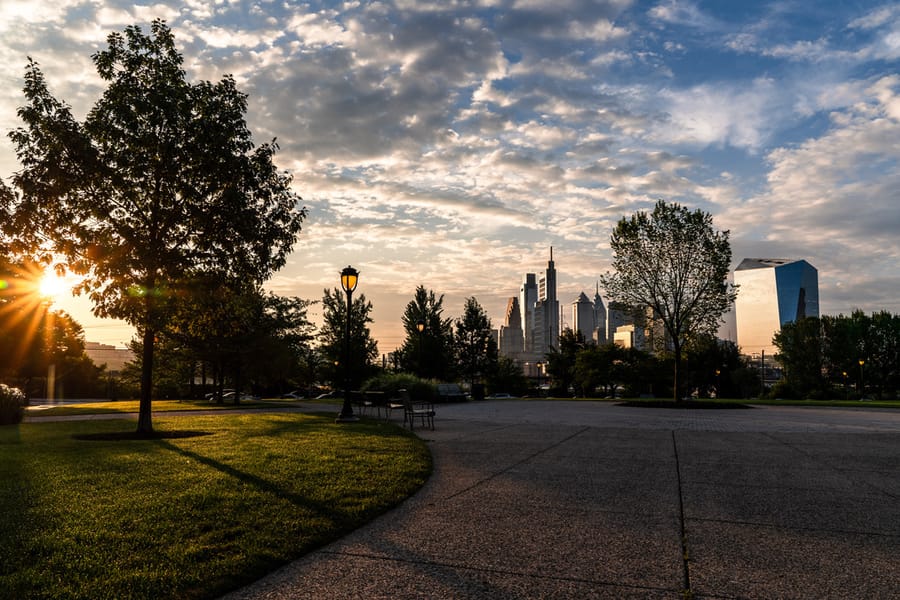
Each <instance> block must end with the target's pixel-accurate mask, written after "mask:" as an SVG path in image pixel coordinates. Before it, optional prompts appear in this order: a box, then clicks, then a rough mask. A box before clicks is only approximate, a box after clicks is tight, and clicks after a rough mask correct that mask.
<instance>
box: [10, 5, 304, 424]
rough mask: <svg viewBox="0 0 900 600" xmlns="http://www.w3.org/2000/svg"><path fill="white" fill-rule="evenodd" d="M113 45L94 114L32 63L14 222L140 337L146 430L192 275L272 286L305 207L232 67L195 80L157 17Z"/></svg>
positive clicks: (104, 56)
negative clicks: (159, 339)
mask: <svg viewBox="0 0 900 600" xmlns="http://www.w3.org/2000/svg"><path fill="white" fill-rule="evenodd" d="M107 43H108V48H107V49H106V50H101V51H99V52H97V53H96V54H94V55H93V57H92V58H93V61H94V64H95V66H96V69H97V73H98V74H99V75H100V77H101V78H102V79H103V81H105V82H106V83H107V88H106V90H105V91H104V92H103V94H102V96H101V97H100V98H99V100H97V102H96V103H95V104H94V106H93V108H92V109H91V110H90V112H89V113H88V115H87V117H86V118H85V120H84V121H83V122H79V121H77V120H76V119H75V118H74V117H73V116H72V111H71V109H70V107H69V106H68V105H67V104H65V103H64V102H62V101H60V100H57V99H56V98H55V97H53V95H52V94H51V93H50V91H49V90H48V87H47V84H46V82H45V79H44V76H43V74H42V72H41V70H40V69H39V67H38V65H37V63H35V62H33V61H29V63H28V66H27V69H26V73H25V87H24V93H25V98H26V100H27V103H26V105H25V106H23V107H21V108H20V109H19V111H18V115H19V117H20V118H21V120H22V121H23V122H24V127H21V128H18V129H16V130H15V131H13V132H12V133H11V134H10V137H11V139H12V140H13V142H14V144H15V146H16V152H17V155H18V159H19V162H20V164H21V166H22V169H21V170H20V171H19V172H17V173H16V174H15V175H14V177H13V180H12V182H13V184H14V186H15V187H16V188H17V190H18V191H19V193H20V197H18V198H16V199H15V200H14V201H13V204H14V207H13V208H12V209H11V210H10V220H11V222H12V226H13V228H14V230H15V231H17V232H20V233H19V239H18V243H19V244H21V245H22V246H23V247H25V248H28V249H29V250H30V251H31V252H39V251H43V252H45V253H47V254H49V253H53V254H54V255H57V256H62V257H63V260H64V261H65V264H66V266H67V267H68V268H70V269H72V270H74V271H76V272H78V273H80V274H83V275H85V278H84V280H83V283H82V284H81V285H80V288H79V290H78V291H81V292H86V293H87V294H88V295H89V297H90V299H91V300H92V302H93V305H94V312H95V313H96V314H97V315H98V316H108V317H117V318H121V319H125V320H126V321H128V322H129V323H131V324H133V325H134V326H135V327H136V328H137V329H138V331H139V333H141V334H142V336H143V352H144V355H143V357H142V361H143V362H142V366H143V373H142V380H141V416H140V419H139V422H138V429H139V431H144V432H149V431H151V430H152V424H151V417H150V393H151V392H150V389H151V383H152V368H153V342H154V339H155V336H156V333H157V332H158V331H161V330H163V329H164V328H165V327H166V325H167V323H168V319H169V317H170V315H171V308H172V306H173V305H174V304H175V303H177V302H178V301H179V296H180V294H182V293H183V290H184V289H185V288H186V287H187V284H188V282H190V281H191V280H192V279H193V278H195V277H199V276H201V275H202V276H213V277H222V278H224V279H227V280H232V281H235V280H243V281H250V282H254V283H261V282H262V281H264V280H265V279H267V278H268V277H269V276H271V274H272V273H273V272H274V271H275V270H277V269H278V268H280V267H281V266H283V265H284V263H285V260H286V257H287V254H288V253H289V252H290V251H291V249H292V246H293V244H294V242H295V241H296V238H297V235H298V234H299V232H300V228H301V223H302V221H303V219H304V217H305V209H303V208H300V207H299V204H298V202H299V200H300V199H299V197H298V196H297V195H296V194H295V193H294V192H293V191H292V189H291V178H290V176H289V175H287V174H286V173H283V172H279V171H278V170H277V169H276V167H275V165H274V164H273V157H274V155H275V152H276V150H277V145H276V143H275V142H274V140H273V141H272V142H271V143H265V144H261V145H260V146H258V147H254V144H253V140H252V136H251V133H250V131H249V129H248V128H247V125H246V122H245V120H244V113H245V112H246V110H247V96H246V95H245V94H243V93H241V92H240V91H238V89H237V86H236V84H235V81H234V79H233V78H232V77H231V76H225V77H224V78H223V79H222V80H221V81H219V82H218V83H212V82H208V81H201V82H199V83H190V82H188V81H187V80H186V75H185V72H184V70H183V68H182V62H183V59H182V56H181V54H180V53H179V52H178V50H177V49H176V47H175V40H174V36H173V35H172V32H171V31H170V30H169V28H168V27H167V26H166V24H165V23H164V22H163V21H160V20H157V21H154V22H153V24H152V25H151V28H150V34H149V35H145V34H144V33H143V32H142V30H141V28H140V27H138V26H131V27H127V28H126V29H125V32H124V35H123V34H121V33H112V34H110V35H109V37H108V38H107Z"/></svg>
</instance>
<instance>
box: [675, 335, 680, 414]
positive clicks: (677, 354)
mask: <svg viewBox="0 0 900 600" xmlns="http://www.w3.org/2000/svg"><path fill="white" fill-rule="evenodd" d="M680 366H681V344H678V343H677V342H676V343H675V382H674V384H673V387H674V388H675V403H676V404H677V403H679V402H681V394H680V393H679V386H680V385H681V381H679V379H678V371H679V367H680Z"/></svg>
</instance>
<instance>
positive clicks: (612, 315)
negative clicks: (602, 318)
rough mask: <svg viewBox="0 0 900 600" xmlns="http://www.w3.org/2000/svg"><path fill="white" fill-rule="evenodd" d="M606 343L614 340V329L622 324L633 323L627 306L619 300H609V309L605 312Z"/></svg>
mask: <svg viewBox="0 0 900 600" xmlns="http://www.w3.org/2000/svg"><path fill="white" fill-rule="evenodd" d="M606 315H607V317H606V340H605V341H606V343H609V344H611V343H613V342H615V340H616V330H617V329H618V328H619V327H621V326H622V325H630V324H633V323H634V317H633V316H632V311H631V309H630V308H629V307H628V306H625V305H624V304H622V303H620V302H610V303H609V310H608V311H607V313H606Z"/></svg>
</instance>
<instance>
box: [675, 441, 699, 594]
mask: <svg viewBox="0 0 900 600" xmlns="http://www.w3.org/2000/svg"><path fill="white" fill-rule="evenodd" d="M672 450H673V452H674V453H675V476H676V478H677V479H678V523H679V526H680V528H681V561H682V567H683V571H684V592H683V594H684V597H685V598H693V595H694V592H693V591H692V590H691V567H690V550H689V549H688V542H687V532H686V529H685V526H684V494H683V492H682V489H681V462H680V461H679V459H678V442H677V440H676V439H675V430H674V429H673V430H672Z"/></svg>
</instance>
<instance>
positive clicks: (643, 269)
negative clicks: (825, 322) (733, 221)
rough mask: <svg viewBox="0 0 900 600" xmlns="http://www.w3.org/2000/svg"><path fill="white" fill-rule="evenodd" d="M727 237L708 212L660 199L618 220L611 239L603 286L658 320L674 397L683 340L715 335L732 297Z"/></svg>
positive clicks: (615, 297) (615, 299) (616, 299)
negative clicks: (669, 352)
mask: <svg viewBox="0 0 900 600" xmlns="http://www.w3.org/2000/svg"><path fill="white" fill-rule="evenodd" d="M728 235H729V233H728V231H723V232H718V231H716V230H714V229H713V224H712V217H711V216H710V215H709V214H707V213H704V212H703V211H701V210H699V209H698V210H695V211H690V210H688V209H687V208H685V207H682V206H680V205H679V204H677V203H672V204H668V203H666V202H664V201H662V200H660V201H658V202H657V203H656V206H655V207H654V209H653V212H652V213H650V214H647V213H646V212H643V211H639V212H637V213H635V214H634V215H632V216H631V217H630V218H623V219H622V220H621V221H619V223H618V225H617V226H616V228H615V230H614V231H613V234H612V237H611V239H610V247H611V248H612V251H613V269H614V272H612V273H606V274H605V275H603V276H602V277H601V282H602V285H603V286H604V288H605V289H606V293H607V294H608V296H609V298H610V300H611V301H612V302H621V303H623V304H625V305H628V306H634V307H647V308H649V309H650V311H649V312H648V318H649V319H651V320H652V321H658V322H659V323H662V326H663V328H664V329H665V333H666V335H667V336H668V338H669V342H670V343H671V345H672V349H673V352H674V359H675V368H674V378H673V382H674V385H673V388H674V395H675V399H676V401H678V400H679V399H680V398H681V394H680V386H681V383H680V381H679V368H680V363H681V359H682V353H683V350H684V347H685V345H686V343H687V342H688V341H689V340H690V339H691V338H693V337H696V336H698V335H702V334H708V333H714V332H715V331H716V330H717V329H718V327H719V323H720V320H721V317H722V315H723V314H724V313H725V312H726V311H727V310H728V308H729V307H730V306H731V304H732V303H733V302H734V299H735V297H736V296H737V292H736V288H735V287H734V285H732V284H729V283H728V271H729V268H730V265H731V246H730V244H729V242H728Z"/></svg>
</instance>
